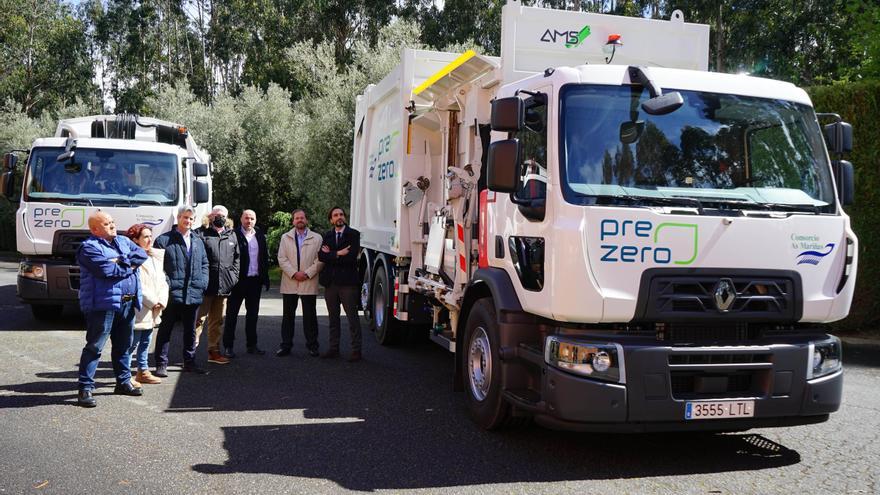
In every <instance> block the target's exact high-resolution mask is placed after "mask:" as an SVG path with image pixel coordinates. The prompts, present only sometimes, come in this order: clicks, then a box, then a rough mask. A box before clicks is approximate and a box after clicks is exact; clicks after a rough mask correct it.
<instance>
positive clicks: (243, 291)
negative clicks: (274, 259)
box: [223, 277, 263, 349]
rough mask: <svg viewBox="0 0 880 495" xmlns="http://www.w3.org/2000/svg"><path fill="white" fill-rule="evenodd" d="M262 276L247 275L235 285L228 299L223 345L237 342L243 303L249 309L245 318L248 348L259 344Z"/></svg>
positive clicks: (227, 345) (226, 345) (230, 345)
mask: <svg viewBox="0 0 880 495" xmlns="http://www.w3.org/2000/svg"><path fill="white" fill-rule="evenodd" d="M262 288H263V287H262V285H261V284H260V277H245V278H243V279H242V280H241V281H239V282H238V284H236V285H235V287H233V288H232V294H230V295H229V299H227V300H226V323H225V324H224V326H223V347H228V348H230V349H231V348H232V346H233V344H234V343H235V325H236V323H237V322H238V312H239V311H240V310H241V303H242V302H244V307H245V309H246V310H247V315H245V320H244V335H245V342H246V346H247V347H248V348H251V347H256V346H257V318H259V316H260V295H261V294H262Z"/></svg>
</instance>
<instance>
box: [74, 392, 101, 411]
mask: <svg viewBox="0 0 880 495" xmlns="http://www.w3.org/2000/svg"><path fill="white" fill-rule="evenodd" d="M76 405H78V406H80V407H95V406H97V405H98V402H97V401H96V400H95V398H94V397H92V391H91V390H80V391H79V395H78V396H77V398H76Z"/></svg>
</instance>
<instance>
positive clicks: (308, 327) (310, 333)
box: [281, 294, 318, 351]
mask: <svg viewBox="0 0 880 495" xmlns="http://www.w3.org/2000/svg"><path fill="white" fill-rule="evenodd" d="M283 296H284V317H283V318H282V319H281V348H282V349H287V350H290V348H291V347H293V334H294V328H295V321H296V306H297V304H298V302H299V300H302V306H303V335H305V336H306V349H308V350H310V351H317V350H318V312H317V310H316V309H315V303H316V301H317V299H318V296H315V295H311V296H309V295H299V294H283Z"/></svg>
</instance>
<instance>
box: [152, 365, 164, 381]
mask: <svg viewBox="0 0 880 495" xmlns="http://www.w3.org/2000/svg"><path fill="white" fill-rule="evenodd" d="M153 375H155V376H158V377H161V378H168V367H167V366H165V365H164V364H162V365H159V366H156V371H155V372H154V373H153Z"/></svg>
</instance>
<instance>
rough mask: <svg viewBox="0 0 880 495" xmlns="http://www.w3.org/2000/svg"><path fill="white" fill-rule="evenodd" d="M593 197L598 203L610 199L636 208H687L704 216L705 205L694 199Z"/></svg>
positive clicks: (595, 195) (629, 196)
mask: <svg viewBox="0 0 880 495" xmlns="http://www.w3.org/2000/svg"><path fill="white" fill-rule="evenodd" d="M591 196H592V197H594V198H596V200H597V203H598V200H599V199H610V200H614V201H625V202H627V203H629V204H631V205H634V206H685V207H688V208H695V209H696V210H697V212H699V214H700V215H702V214H703V203H702V202H700V200H698V199H694V198H680V197H674V198H670V197H667V196H632V195H626V196H618V195H615V194H594V195H591ZM611 204H614V203H611Z"/></svg>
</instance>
